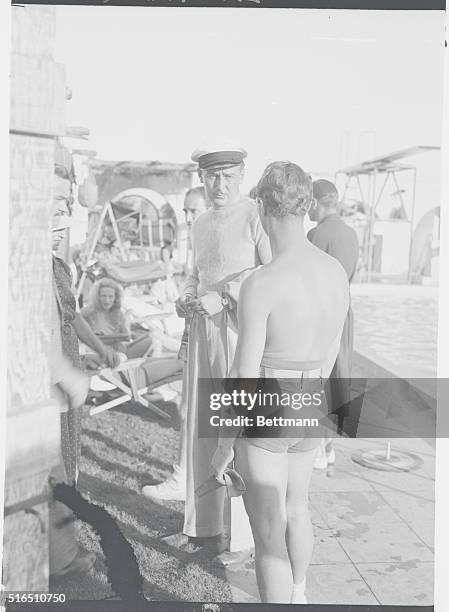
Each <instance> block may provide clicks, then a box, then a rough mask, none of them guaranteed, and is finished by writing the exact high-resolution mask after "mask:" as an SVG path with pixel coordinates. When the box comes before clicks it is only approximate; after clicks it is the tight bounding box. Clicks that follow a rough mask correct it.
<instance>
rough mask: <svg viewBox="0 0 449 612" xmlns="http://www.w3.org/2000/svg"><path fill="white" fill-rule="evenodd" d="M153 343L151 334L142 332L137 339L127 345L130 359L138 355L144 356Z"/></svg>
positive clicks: (127, 353)
mask: <svg viewBox="0 0 449 612" xmlns="http://www.w3.org/2000/svg"><path fill="white" fill-rule="evenodd" d="M152 344H153V341H152V339H151V335H150V334H149V333H148V334H142V335H141V336H139V337H138V338H136V340H133V341H132V342H128V343H127V345H126V356H127V357H128V359H135V358H136V357H143V356H144V355H146V354H147V351H148V350H149V348H150V346H151V345H152Z"/></svg>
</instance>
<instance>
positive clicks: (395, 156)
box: [335, 145, 440, 282]
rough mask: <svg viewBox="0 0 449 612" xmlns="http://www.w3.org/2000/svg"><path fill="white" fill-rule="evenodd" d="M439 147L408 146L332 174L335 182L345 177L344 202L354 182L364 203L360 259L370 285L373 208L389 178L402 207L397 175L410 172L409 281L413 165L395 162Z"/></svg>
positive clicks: (413, 208)
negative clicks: (365, 229)
mask: <svg viewBox="0 0 449 612" xmlns="http://www.w3.org/2000/svg"><path fill="white" fill-rule="evenodd" d="M439 148H440V147H435V146H423V145H418V146H416V147H410V148H408V149H403V150H401V151H398V152H396V153H392V154H390V155H385V156H383V157H378V158H375V159H371V160H368V161H366V162H362V163H361V164H358V165H356V166H350V167H347V168H343V169H342V170H338V171H337V172H336V174H335V180H337V177H338V176H339V175H344V176H346V177H347V178H346V184H345V188H344V191H343V194H342V200H344V198H345V196H346V193H347V190H348V188H349V186H350V185H351V183H353V182H354V180H355V181H356V183H357V186H358V189H359V193H360V197H361V200H362V202H363V203H364V204H366V205H367V206H368V209H369V222H368V239H367V240H366V241H365V243H364V254H363V257H364V260H365V262H366V265H367V281H368V282H370V281H371V279H372V275H373V272H372V264H373V262H372V258H373V246H374V241H373V238H374V223H375V213H376V208H377V206H378V205H379V202H380V200H381V198H382V195H383V193H384V190H385V187H386V185H387V183H388V181H389V179H390V177H391V178H392V180H393V181H394V184H395V187H396V194H397V195H398V196H399V198H400V200H401V204H402V206H403V207H404V208H405V206H404V199H403V196H402V190H401V189H400V187H399V183H398V178H397V174H398V173H399V172H412V173H413V188H412V199H411V212H410V221H409V223H410V243H409V256H408V261H409V265H408V271H407V278H408V280H409V281H410V280H411V278H410V275H411V256H412V239H413V224H414V219H415V193H416V175H417V171H416V166H413V165H409V164H403V163H399V160H402V159H404V158H406V157H410V156H412V155H417V154H420V153H426V152H428V151H434V150H438V149H439ZM380 175H383V177H384V179H383V182H382V185H381V188H380V191H379V193H377V183H378V177H379V176H380ZM361 176H366V177H368V193H367V197H365V194H364V192H363V189H362V183H361V180H360V177H361Z"/></svg>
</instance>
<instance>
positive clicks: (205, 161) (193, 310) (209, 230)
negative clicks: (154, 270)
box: [178, 143, 271, 565]
mask: <svg viewBox="0 0 449 612" xmlns="http://www.w3.org/2000/svg"><path fill="white" fill-rule="evenodd" d="M246 156H247V153H246V151H245V150H244V149H243V148H241V147H240V146H235V145H228V146H227V145H224V144H223V143H222V144H221V145H210V146H206V147H200V148H199V149H197V150H196V151H194V153H193V154H192V161H194V162H198V174H199V177H200V180H201V182H202V183H203V185H204V189H205V193H206V198H207V201H208V203H209V204H210V208H209V209H208V210H206V211H205V212H204V213H202V214H201V215H200V216H199V217H198V218H197V220H196V221H195V223H194V225H193V227H192V243H193V265H192V269H191V273H190V275H189V276H188V278H187V282H186V285H185V288H184V293H183V294H182V296H181V298H180V300H179V302H178V312H179V313H180V314H181V316H185V317H188V318H189V317H192V319H191V324H190V330H189V342H188V359H187V370H188V374H187V376H188V383H187V392H188V400H187V402H188V408H187V425H186V427H187V488H186V505H185V520H184V533H185V534H186V535H188V536H189V537H194V538H195V537H197V538H213V539H215V541H217V543H218V549H220V548H221V550H222V551H223V554H221V556H220V558H219V559H217V563H220V564H221V565H226V564H228V563H230V562H235V561H237V560H238V559H239V558H241V559H243V558H245V557H246V556H247V555H248V549H250V548H251V547H252V545H253V542H252V535H251V529H250V526H249V522H248V517H247V514H246V512H245V510H244V507H243V504H242V503H241V502H240V501H239V500H238V499H237V500H236V503H235V504H232V505H231V504H230V501H229V499H227V498H226V496H225V492H224V491H223V490H221V489H220V490H219V489H215V490H214V491H210V492H208V493H206V494H205V495H204V496H198V495H196V493H195V491H196V489H197V488H198V487H200V486H202V485H203V484H204V482H205V481H206V480H207V479H208V478H209V476H210V474H209V464H210V460H211V458H212V455H213V453H214V451H215V448H216V444H217V441H216V440H211V439H204V438H200V437H199V435H198V421H199V419H202V418H204V419H207V418H209V416H210V415H209V413H208V407H207V406H206V405H205V403H203V402H201V401H199V397H198V379H200V378H207V379H220V378H223V377H226V376H227V374H228V371H229V368H230V367H231V363H232V358H233V356H234V351H235V345H236V341H237V333H238V330H237V326H236V322H235V320H234V318H233V315H232V313H231V312H229V311H228V300H227V298H226V296H225V295H224V291H225V287H226V285H227V284H229V283H230V281H233V283H234V285H236V292H238V288H239V287H240V283H241V279H242V277H244V276H245V274H248V273H249V270H252V269H253V268H255V267H257V266H258V265H260V264H261V263H262V264H263V263H267V262H268V261H270V260H271V251H270V245H269V242H268V238H267V236H266V234H265V232H264V231H263V228H262V226H261V223H260V219H259V215H258V212H257V207H256V205H255V203H254V202H253V201H252V200H250V199H249V198H248V197H245V196H243V195H242V194H241V193H240V185H241V183H242V181H243V178H244V170H245V164H244V159H245V158H246ZM238 279H240V280H238ZM236 301H237V300H236ZM225 516H226V517H230V518H229V519H228V518H227V519H226V520H225V518H224V517H225ZM226 549H227V550H226Z"/></svg>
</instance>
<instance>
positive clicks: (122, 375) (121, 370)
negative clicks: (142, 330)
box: [89, 358, 182, 421]
mask: <svg viewBox="0 0 449 612" xmlns="http://www.w3.org/2000/svg"><path fill="white" fill-rule="evenodd" d="M151 361H152V360H151V359H144V358H139V359H128V360H126V361H124V362H123V363H121V364H120V365H119V366H117V367H116V368H114V369H112V368H98V369H96V370H91V371H89V374H91V376H92V379H91V388H93V389H94V390H96V391H98V390H103V391H110V390H117V391H118V392H121V393H120V394H119V396H118V397H115V398H114V399H111V400H108V401H106V402H103V403H101V404H96V405H95V406H93V407H92V408H91V409H90V411H89V415H90V416H93V415H96V414H99V413H101V412H104V411H105V410H109V408H113V407H115V406H119V405H120V404H123V403H126V402H128V401H129V400H134V401H135V402H137V403H138V404H140V405H142V406H144V407H145V408H148V409H149V410H151V411H152V412H154V413H155V414H157V415H158V416H159V417H161V418H162V419H164V420H166V421H170V420H171V417H170V416H169V415H168V414H167V413H166V412H164V411H163V410H161V409H160V408H158V407H157V406H156V405H155V404H154V403H153V402H151V401H149V400H148V399H147V398H146V397H145V395H146V394H148V393H150V392H151V391H154V390H156V389H157V388H158V387H161V386H162V385H167V384H169V383H171V382H174V381H176V380H180V379H181V378H182V365H181V364H180V365H179V367H178V368H176V367H174V366H172V367H168V368H167V373H166V375H163V376H162V377H160V378H156V379H155V380H153V381H152V382H151V383H150V384H146V385H144V386H141V385H140V384H138V378H139V377H137V371H138V369H139V368H141V367H142V366H143V365H144V364H145V366H146V367H147V368H148V367H149V368H150V371H151ZM163 361H167V365H169V363H168V362H169V361H171V360H170V359H155V360H154V363H156V362H157V363H158V365H163V363H162V362H163ZM140 378H141V377H140ZM95 379H96V383H97V384H95V383H94V384H92V382H94V381H95ZM98 383H99V384H98Z"/></svg>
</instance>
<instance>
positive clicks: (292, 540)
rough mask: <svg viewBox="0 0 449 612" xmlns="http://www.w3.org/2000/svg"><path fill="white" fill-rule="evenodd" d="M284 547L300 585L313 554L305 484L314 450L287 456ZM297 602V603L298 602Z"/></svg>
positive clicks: (311, 464) (296, 583)
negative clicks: (285, 535)
mask: <svg viewBox="0 0 449 612" xmlns="http://www.w3.org/2000/svg"><path fill="white" fill-rule="evenodd" d="M287 456H288V485H287V548H288V554H289V557H290V562H291V567H292V572H293V583H294V584H295V585H300V584H303V581H304V579H305V576H306V572H307V568H308V566H309V563H310V560H311V558H312V553H313V543H314V538H313V526H312V521H311V519H310V513H309V485H310V478H311V476H312V471H313V463H314V459H315V456H316V449H313V450H309V451H304V452H299V453H288V454H287ZM298 603H299V602H298Z"/></svg>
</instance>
